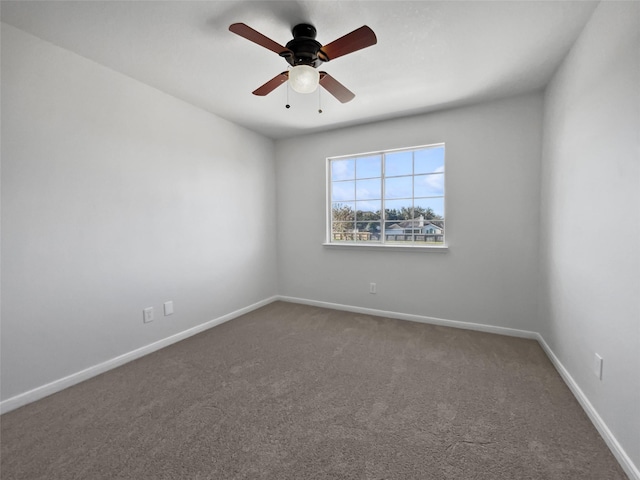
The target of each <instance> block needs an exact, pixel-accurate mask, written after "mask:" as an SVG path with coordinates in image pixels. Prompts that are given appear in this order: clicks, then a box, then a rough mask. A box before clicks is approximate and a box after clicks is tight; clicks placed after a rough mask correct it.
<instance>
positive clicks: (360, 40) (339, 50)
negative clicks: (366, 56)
mask: <svg viewBox="0 0 640 480" xmlns="http://www.w3.org/2000/svg"><path fill="white" fill-rule="evenodd" d="M376 43H378V39H377V38H376V34H375V33H373V30H371V29H370V28H369V27H367V26H366V25H364V26H362V27H360V28H358V29H356V30H354V31H353V32H351V33H347V34H346V35H345V36H343V37H340V38H338V39H337V40H334V41H333V42H331V43H329V44H327V45H324V46H323V47H322V48H321V49H320V52H318V54H319V56H320V57H321V60H322V61H323V62H328V61H329V60H333V59H334V58H338V57H341V56H343V55H346V54H347V53H352V52H355V51H358V50H361V49H363V48H366V47H370V46H371V45H375V44H376ZM322 56H324V57H326V59H325V58H322Z"/></svg>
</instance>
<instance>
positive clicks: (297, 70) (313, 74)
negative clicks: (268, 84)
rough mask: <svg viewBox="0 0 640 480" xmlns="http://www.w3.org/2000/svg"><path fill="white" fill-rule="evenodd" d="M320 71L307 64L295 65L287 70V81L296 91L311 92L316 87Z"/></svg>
mask: <svg viewBox="0 0 640 480" xmlns="http://www.w3.org/2000/svg"><path fill="white" fill-rule="evenodd" d="M319 82H320V73H319V72H318V70H316V69H315V68H313V67H310V66H309V65H297V66H295V67H293V68H292V69H291V70H289V83H290V84H291V88H293V90H294V91H296V92H298V93H311V92H314V91H315V90H316V88H318V83H319Z"/></svg>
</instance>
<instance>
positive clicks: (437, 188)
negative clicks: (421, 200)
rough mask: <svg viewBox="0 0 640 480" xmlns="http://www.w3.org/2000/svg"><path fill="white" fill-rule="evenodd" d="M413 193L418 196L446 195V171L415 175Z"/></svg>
mask: <svg viewBox="0 0 640 480" xmlns="http://www.w3.org/2000/svg"><path fill="white" fill-rule="evenodd" d="M413 194H414V195H415V196H416V197H436V196H441V195H444V173H434V174H432V175H416V176H415V177H413Z"/></svg>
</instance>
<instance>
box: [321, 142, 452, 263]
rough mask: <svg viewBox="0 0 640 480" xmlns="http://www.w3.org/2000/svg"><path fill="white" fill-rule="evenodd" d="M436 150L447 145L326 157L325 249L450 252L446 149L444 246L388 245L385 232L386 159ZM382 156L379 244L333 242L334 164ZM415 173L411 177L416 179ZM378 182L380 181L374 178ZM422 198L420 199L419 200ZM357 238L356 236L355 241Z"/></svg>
mask: <svg viewBox="0 0 640 480" xmlns="http://www.w3.org/2000/svg"><path fill="white" fill-rule="evenodd" d="M436 147H445V143H444V142H441V143H433V144H428V145H418V146H414V147H404V148H396V149H388V150H378V151H372V152H364V153H356V154H350V155H339V156H332V157H327V159H326V237H325V242H324V243H323V245H324V246H328V247H347V248H354V247H356V248H373V249H398V250H414V251H415V250H420V251H446V250H448V243H447V235H446V231H447V228H446V225H447V223H448V220H447V194H446V183H447V174H446V170H447V169H446V155H447V154H446V147H445V153H444V156H445V158H444V160H443V165H444V166H445V168H444V172H443V173H444V186H443V194H442V197H443V205H444V212H443V213H444V215H443V217H444V220H443V222H444V224H443V225H444V233H443V242H442V243H439V244H436V245H434V244H422V243H420V242H417V241H415V240H414V241H412V242H407V243H406V244H397V243H387V240H386V235H385V230H386V223H387V222H388V220H386V218H385V198H384V197H385V191H384V188H385V178H386V176H385V155H387V154H390V153H396V152H404V151H415V150H422V149H426V148H436ZM375 155H380V156H381V158H382V164H381V172H380V177H379V178H380V180H381V200H380V201H381V218H380V240H378V241H367V242H362V241H357V240H353V241H336V240H333V235H332V233H333V232H332V220H333V219H332V203H333V202H332V197H331V187H332V184H333V182H332V178H331V162H332V161H334V160H345V159H356V158H358V157H366V156H375ZM415 175H416V174H415V172H413V173H412V174H411V176H412V177H415ZM375 178H378V177H375ZM419 198H420V197H419ZM413 201H415V197H414V196H412V202H413ZM354 238H357V235H356V237H354Z"/></svg>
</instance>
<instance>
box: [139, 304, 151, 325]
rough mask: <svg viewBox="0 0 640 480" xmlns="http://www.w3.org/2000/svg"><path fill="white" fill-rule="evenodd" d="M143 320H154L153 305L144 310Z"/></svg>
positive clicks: (146, 321)
mask: <svg viewBox="0 0 640 480" xmlns="http://www.w3.org/2000/svg"><path fill="white" fill-rule="evenodd" d="M142 321H143V322H144V323H149V322H153V307H147V308H145V309H144V310H142Z"/></svg>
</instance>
